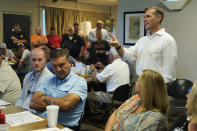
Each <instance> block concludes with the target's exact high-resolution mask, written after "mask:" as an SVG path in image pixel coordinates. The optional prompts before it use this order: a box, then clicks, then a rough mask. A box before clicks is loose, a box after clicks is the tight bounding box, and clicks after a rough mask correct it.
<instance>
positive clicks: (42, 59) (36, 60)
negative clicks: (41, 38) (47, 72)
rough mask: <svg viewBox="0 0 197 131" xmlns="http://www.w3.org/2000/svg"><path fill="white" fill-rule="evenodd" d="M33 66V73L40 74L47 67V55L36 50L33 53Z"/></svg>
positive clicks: (40, 50) (38, 49)
mask: <svg viewBox="0 0 197 131" xmlns="http://www.w3.org/2000/svg"><path fill="white" fill-rule="evenodd" d="M31 66H32V69H33V71H35V72H40V71H42V70H43V69H44V68H45V66H46V54H45V52H44V51H43V50H42V49H40V48H36V49H34V50H32V52H31Z"/></svg>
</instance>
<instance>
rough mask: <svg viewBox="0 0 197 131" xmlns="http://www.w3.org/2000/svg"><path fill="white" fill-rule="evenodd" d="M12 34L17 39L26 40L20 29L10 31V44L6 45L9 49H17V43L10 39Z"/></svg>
mask: <svg viewBox="0 0 197 131" xmlns="http://www.w3.org/2000/svg"><path fill="white" fill-rule="evenodd" d="M12 36H14V37H16V39H18V40H27V38H26V35H25V34H24V33H23V32H21V31H19V32H15V31H12V32H11V33H10V34H9V43H10V45H9V46H8V47H9V48H10V49H17V44H14V43H13V40H12V39H11V37H12Z"/></svg>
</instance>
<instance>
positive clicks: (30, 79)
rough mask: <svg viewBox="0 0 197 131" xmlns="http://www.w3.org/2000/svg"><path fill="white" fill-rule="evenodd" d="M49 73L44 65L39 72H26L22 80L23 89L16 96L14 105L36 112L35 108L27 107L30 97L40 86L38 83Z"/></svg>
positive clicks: (49, 74)
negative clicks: (17, 96)
mask: <svg viewBox="0 0 197 131" xmlns="http://www.w3.org/2000/svg"><path fill="white" fill-rule="evenodd" d="M51 75H52V73H51V72H50V71H49V70H48V69H47V68H46V67H45V68H44V69H43V70H42V71H40V72H34V71H33V72H30V73H28V74H27V75H26V76H25V78H24V81H23V91H22V93H21V95H20V97H19V98H18V100H17V102H16V104H15V106H20V107H22V108H23V109H25V110H28V111H30V112H32V113H36V111H35V110H33V109H31V108H29V104H30V102H31V98H32V96H33V94H34V93H35V91H36V89H37V88H38V87H39V86H40V83H41V82H42V81H43V79H44V78H46V77H47V76H51Z"/></svg>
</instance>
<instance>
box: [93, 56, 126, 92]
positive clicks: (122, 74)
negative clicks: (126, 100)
mask: <svg viewBox="0 0 197 131" xmlns="http://www.w3.org/2000/svg"><path fill="white" fill-rule="evenodd" d="M96 77H97V79H98V80H99V81H100V82H102V83H103V82H105V83H106V86H107V87H106V88H107V92H113V91H114V90H116V88H118V87H119V86H121V85H125V84H129V82H130V77H129V67H128V65H127V63H125V62H124V61H122V60H121V59H120V58H118V59H115V60H114V61H113V62H112V63H111V64H109V65H107V66H106V67H105V68H104V70H103V71H101V72H100V73H98V74H97V75H96Z"/></svg>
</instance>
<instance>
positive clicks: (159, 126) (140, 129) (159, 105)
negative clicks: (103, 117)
mask: <svg viewBox="0 0 197 131" xmlns="http://www.w3.org/2000/svg"><path fill="white" fill-rule="evenodd" d="M135 91H136V93H137V95H134V96H133V97H131V98H130V99H128V100H127V101H126V102H124V103H123V104H122V105H121V106H120V107H119V108H118V109H117V110H116V111H115V112H114V113H113V114H112V115H111V116H110V118H109V120H108V122H107V124H106V127H105V131H111V130H115V131H144V130H149V131H166V130H167V117H166V113H167V109H168V100H167V91H166V86H165V83H164V79H163V77H162V76H161V74H160V73H158V72H156V71H153V70H150V69H147V70H144V71H143V72H142V74H141V75H140V77H139V78H138V80H137V81H136V89H135Z"/></svg>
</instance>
